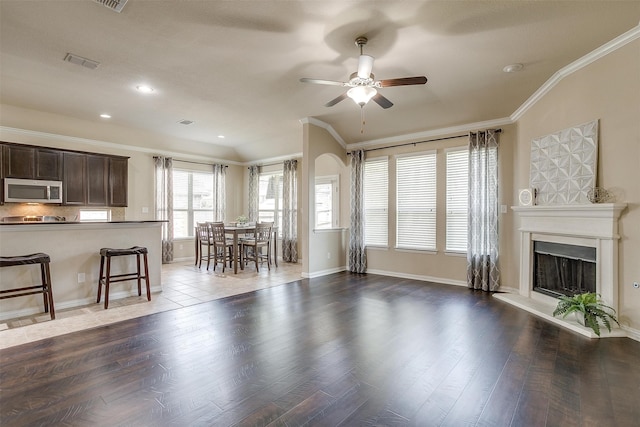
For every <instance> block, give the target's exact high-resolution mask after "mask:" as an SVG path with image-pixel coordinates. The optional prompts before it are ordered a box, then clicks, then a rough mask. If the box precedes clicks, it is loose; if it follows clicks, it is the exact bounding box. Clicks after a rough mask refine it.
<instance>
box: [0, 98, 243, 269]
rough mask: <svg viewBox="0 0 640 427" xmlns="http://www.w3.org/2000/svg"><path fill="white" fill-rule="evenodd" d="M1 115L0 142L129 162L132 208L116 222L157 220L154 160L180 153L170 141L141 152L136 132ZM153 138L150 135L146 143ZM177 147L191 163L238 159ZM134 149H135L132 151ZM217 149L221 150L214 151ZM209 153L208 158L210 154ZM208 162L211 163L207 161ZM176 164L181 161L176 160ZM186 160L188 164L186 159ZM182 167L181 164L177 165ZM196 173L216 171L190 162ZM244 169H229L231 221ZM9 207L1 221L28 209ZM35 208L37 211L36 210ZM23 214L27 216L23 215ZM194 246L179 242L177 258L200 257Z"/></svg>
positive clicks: (45, 210)
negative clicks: (125, 158) (110, 156)
mask: <svg viewBox="0 0 640 427" xmlns="http://www.w3.org/2000/svg"><path fill="white" fill-rule="evenodd" d="M1 109H2V110H1V111H2V114H0V126H2V127H0V140H2V141H5V142H15V143H21V144H29V145H38V146H43V147H51V148H59V149H67V150H79V151H87V152H93V153H102V154H113V155H119V156H128V157H129V171H128V174H129V182H128V206H127V207H126V208H112V215H115V216H114V219H122V220H128V221H145V220H153V219H155V216H154V204H155V202H154V181H155V177H154V174H155V172H154V161H153V156H154V155H158V154H164V151H163V148H161V147H166V148H167V149H170V150H171V151H169V153H174V154H177V153H176V150H175V145H174V146H173V147H171V146H170V144H169V143H168V142H167V141H165V142H162V143H159V144H158V146H157V147H156V148H155V149H153V148H144V147H143V148H139V145H138V141H139V140H138V139H137V138H138V136H139V133H137V132H135V131H131V132H129V133H126V132H124V131H123V130H121V129H115V130H114V127H112V126H111V127H110V126H96V124H95V123H93V122H87V121H81V120H78V119H74V118H69V117H65V116H61V115H53V114H48V113H42V112H39V111H34V110H27V109H22V108H16V107H12V106H7V105H2V106H1ZM149 138H150V136H149V135H146V136H145V139H149ZM174 143H175V144H177V145H178V146H180V149H181V150H182V149H184V150H185V151H184V154H185V158H188V157H189V156H190V155H191V154H190V153H191V152H192V151H194V150H195V151H196V152H197V151H198V149H199V150H200V155H199V159H200V160H198V161H199V162H203V163H206V162H211V163H225V162H223V161H220V160H217V161H216V160H213V159H215V158H225V156H230V157H231V158H233V157H235V154H234V153H233V152H232V150H231V151H230V150H228V149H226V148H220V147H217V146H209V145H207V144H200V146H199V147H196V146H194V145H193V144H183V141H180V140H176V141H174ZM132 146H135V147H136V149H135V150H134V149H132ZM216 149H218V150H219V151H215V150H216ZM205 153H206V154H205ZM208 157H209V160H207V158H208ZM174 159H176V160H177V159H179V158H178V157H177V156H174ZM183 160H184V159H183ZM176 163H177V164H178V163H179V161H176ZM184 166H188V167H189V168H192V169H196V170H198V169H200V170H211V167H210V166H209V165H198V164H194V163H185V164H184ZM242 171H243V167H242V166H239V165H237V164H230V165H229V167H228V169H227V178H226V192H227V196H228V197H227V211H226V216H227V218H235V217H237V216H238V215H240V214H241V213H242V212H243V209H245V207H244V205H243V203H244V198H243V194H244V193H243V186H244V181H243V174H242ZM11 205H14V204H7V205H5V206H0V216H9V215H13V214H14V212H17V211H21V212H22V210H24V208H23V207H22V204H18V205H19V206H11ZM30 209H31V210H30V211H29V214H31V215H50V214H51V215H62V216H65V217H68V218H72V217H73V216H74V213H75V212H76V211H77V208H71V207H63V206H55V205H41V206H38V207H35V208H30ZM33 209H37V212H36V211H33ZM18 214H23V213H18ZM194 251H195V245H194V242H193V239H184V240H178V241H176V242H175V246H174V259H183V258H191V257H194V256H195V252H194Z"/></svg>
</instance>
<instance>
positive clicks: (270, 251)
mask: <svg viewBox="0 0 640 427" xmlns="http://www.w3.org/2000/svg"><path fill="white" fill-rule="evenodd" d="M258 224H265V225H269V226H271V233H270V234H269V252H268V254H269V264H273V259H272V256H273V257H277V256H278V254H277V253H276V252H275V251H273V250H271V246H272V243H273V234H274V231H273V224H274V222H273V221H261V222H259V223H258ZM277 266H278V261H277V260H276V267H277Z"/></svg>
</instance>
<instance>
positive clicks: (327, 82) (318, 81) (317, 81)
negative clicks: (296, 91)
mask: <svg viewBox="0 0 640 427" xmlns="http://www.w3.org/2000/svg"><path fill="white" fill-rule="evenodd" d="M300 81H301V82H302V83H313V84H316V85H331V86H346V85H347V84H346V83H345V82H337V81H335V80H321V79H308V78H306V77H303V78H301V79H300Z"/></svg>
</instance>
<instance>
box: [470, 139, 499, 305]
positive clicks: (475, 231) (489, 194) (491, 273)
mask: <svg viewBox="0 0 640 427" xmlns="http://www.w3.org/2000/svg"><path fill="white" fill-rule="evenodd" d="M498 208H499V207H498V136H497V132H496V131H493V130H487V131H485V132H478V133H470V134H469V228H468V232H469V236H468V246H467V286H468V287H469V288H470V289H482V290H483V291H490V292H493V291H496V290H498V288H499V287H500V269H499V263H498V253H499V250H498V242H499V240H498Z"/></svg>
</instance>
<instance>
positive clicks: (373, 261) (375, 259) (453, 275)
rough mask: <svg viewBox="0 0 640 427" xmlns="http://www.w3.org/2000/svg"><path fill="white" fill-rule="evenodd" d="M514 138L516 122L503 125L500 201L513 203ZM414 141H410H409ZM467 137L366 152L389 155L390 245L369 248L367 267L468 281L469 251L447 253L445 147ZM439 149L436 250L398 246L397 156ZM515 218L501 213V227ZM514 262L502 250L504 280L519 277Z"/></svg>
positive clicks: (440, 279)
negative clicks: (511, 178)
mask: <svg viewBox="0 0 640 427" xmlns="http://www.w3.org/2000/svg"><path fill="white" fill-rule="evenodd" d="M514 140H515V126H513V125H510V126H503V127H502V133H501V134H500V136H499V143H500V149H499V154H498V156H499V173H500V178H501V179H500V188H499V200H500V201H499V203H500V204H501V205H507V206H510V204H511V203H512V198H511V197H512V196H511V195H512V185H511V180H510V179H509V177H510V176H511V174H512V170H513V169H512V158H513V146H514ZM407 142H411V141H407ZM467 144H468V138H467V137H461V138H454V139H448V140H441V141H433V142H427V143H421V144H417V145H415V146H413V145H405V146H403V147H396V148H388V149H382V150H376V151H369V152H367V153H366V158H367V159H370V158H375V157H380V156H388V157H389V247H388V248H385V249H382V248H367V264H368V271H370V272H380V273H383V274H392V275H398V276H404V277H415V278H418V279H423V280H434V281H438V282H441V283H450V284H456V285H466V274H467V259H466V254H450V253H445V243H446V242H445V234H446V210H445V208H446V150H447V149H449V148H454V147H466V146H467ZM434 150H435V151H436V162H437V163H436V168H437V171H436V172H437V175H436V181H437V211H436V214H437V217H436V218H437V219H436V221H437V234H436V251H435V252H430V251H408V250H397V249H396V248H395V243H396V193H395V188H396V179H395V174H396V165H395V156H397V155H399V154H405V153H419V152H423V151H434ZM511 222H512V218H511V214H510V213H507V214H501V215H500V218H499V227H500V229H501V230H502V229H505V228H506V227H509V226H510V224H511ZM500 237H501V241H500V245H501V247H504V246H505V245H507V243H508V241H509V239H507V236H506V235H505V234H501V236H500ZM511 263H512V260H511V255H510V254H509V251H501V259H500V264H501V265H503V266H504V268H505V269H506V272H505V273H504V274H503V277H502V280H503V283H505V282H506V283H511V281H512V279H511V276H513V277H517V270H515V271H511V270H510V268H509V265H510V264H511Z"/></svg>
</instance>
